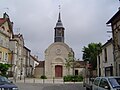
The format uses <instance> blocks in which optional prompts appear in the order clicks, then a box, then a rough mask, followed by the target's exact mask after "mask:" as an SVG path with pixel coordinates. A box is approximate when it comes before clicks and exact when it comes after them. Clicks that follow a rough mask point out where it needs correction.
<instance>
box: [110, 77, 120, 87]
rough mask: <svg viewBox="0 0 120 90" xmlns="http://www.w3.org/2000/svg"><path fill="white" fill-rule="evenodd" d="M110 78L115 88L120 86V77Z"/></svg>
mask: <svg viewBox="0 0 120 90" xmlns="http://www.w3.org/2000/svg"><path fill="white" fill-rule="evenodd" d="M108 80H109V82H110V84H111V86H112V87H113V88H118V87H119V88H120V78H109V79H108Z"/></svg>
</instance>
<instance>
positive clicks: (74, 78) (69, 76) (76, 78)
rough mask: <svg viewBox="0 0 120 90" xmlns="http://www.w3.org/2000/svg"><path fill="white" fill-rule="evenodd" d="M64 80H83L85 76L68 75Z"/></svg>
mask: <svg viewBox="0 0 120 90" xmlns="http://www.w3.org/2000/svg"><path fill="white" fill-rule="evenodd" d="M63 80H64V82H81V81H83V77H82V76H81V75H75V76H73V75H68V76H64V77H63Z"/></svg>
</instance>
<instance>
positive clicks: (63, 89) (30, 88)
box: [16, 83, 85, 90]
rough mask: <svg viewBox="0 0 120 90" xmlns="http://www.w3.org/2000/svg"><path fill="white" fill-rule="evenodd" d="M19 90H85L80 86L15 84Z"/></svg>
mask: <svg viewBox="0 0 120 90" xmlns="http://www.w3.org/2000/svg"><path fill="white" fill-rule="evenodd" d="M16 85H17V86H18V88H19V90H85V88H84V87H82V84H78V83H75V84H74V83H72V84H41V83H16Z"/></svg>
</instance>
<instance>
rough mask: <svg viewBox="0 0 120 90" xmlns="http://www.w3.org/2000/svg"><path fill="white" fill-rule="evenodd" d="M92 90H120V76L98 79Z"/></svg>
mask: <svg viewBox="0 0 120 90" xmlns="http://www.w3.org/2000/svg"><path fill="white" fill-rule="evenodd" d="M92 90H120V76H111V77H97V78H95V80H94V82H93V85H92Z"/></svg>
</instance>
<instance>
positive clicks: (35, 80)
mask: <svg viewBox="0 0 120 90" xmlns="http://www.w3.org/2000/svg"><path fill="white" fill-rule="evenodd" d="M9 79H10V80H11V81H13V83H51V84H72V83H82V82H63V79H44V80H43V79H39V78H25V79H21V80H20V79H17V80H16V81H15V80H14V79H13V78H9Z"/></svg>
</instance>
